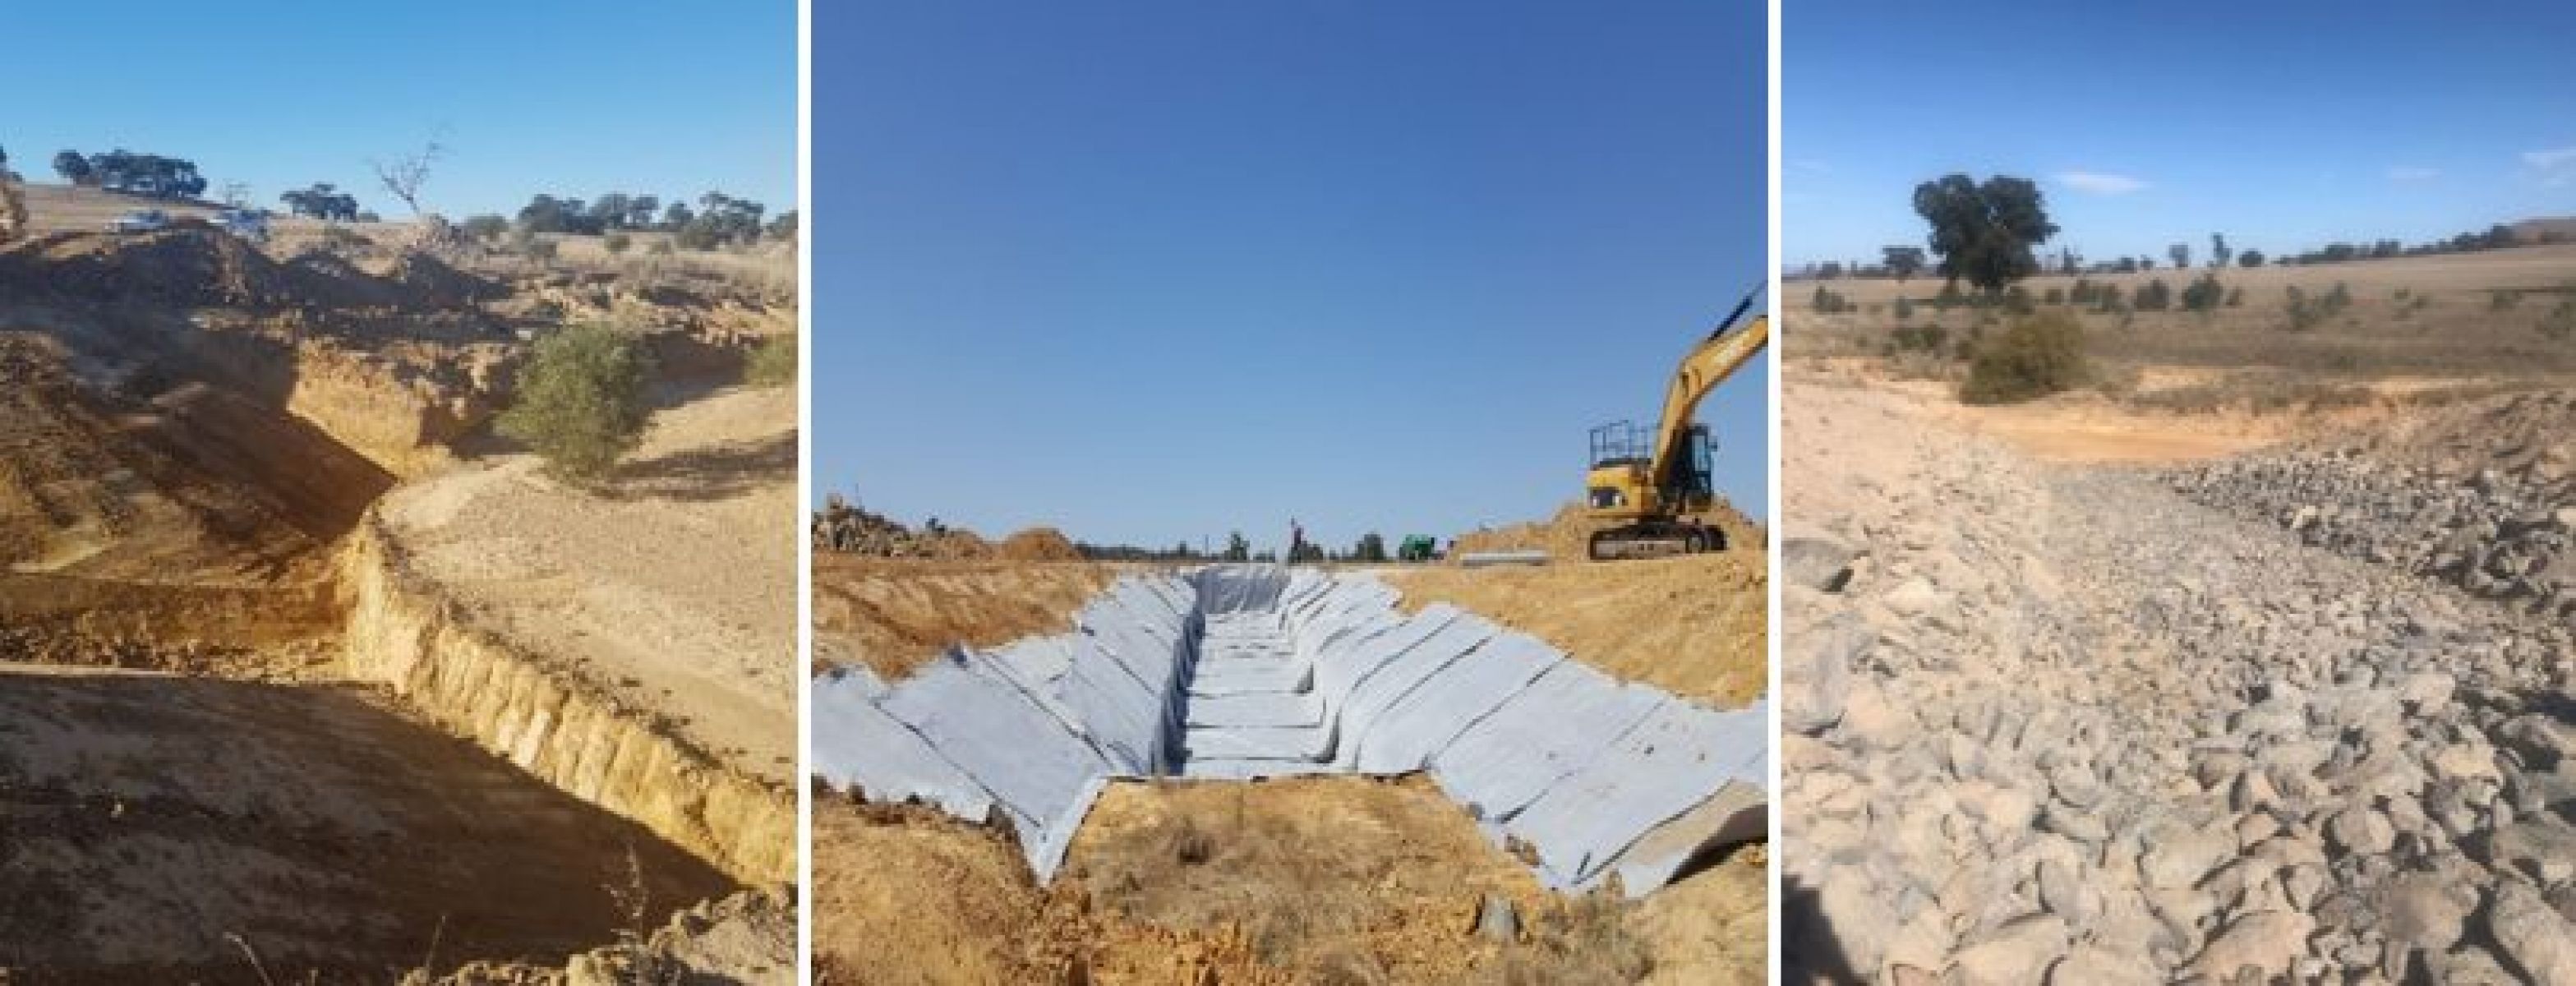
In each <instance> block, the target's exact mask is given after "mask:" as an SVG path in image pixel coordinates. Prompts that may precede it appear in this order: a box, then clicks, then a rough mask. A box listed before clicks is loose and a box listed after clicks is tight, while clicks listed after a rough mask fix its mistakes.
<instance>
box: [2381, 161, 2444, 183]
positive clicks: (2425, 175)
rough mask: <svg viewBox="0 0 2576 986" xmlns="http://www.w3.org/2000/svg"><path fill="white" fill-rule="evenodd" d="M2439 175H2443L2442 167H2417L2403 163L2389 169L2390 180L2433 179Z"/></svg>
mask: <svg viewBox="0 0 2576 986" xmlns="http://www.w3.org/2000/svg"><path fill="white" fill-rule="evenodd" d="M2439 177H2442V169H2440V168H2417V167H2412V166H2408V165H2403V164H2401V165H2398V166H2396V167H2393V168H2390V169H2388V180H2389V181H2431V180H2433V179H2435V178H2439Z"/></svg>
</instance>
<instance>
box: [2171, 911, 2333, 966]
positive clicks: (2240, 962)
mask: <svg viewBox="0 0 2576 986" xmlns="http://www.w3.org/2000/svg"><path fill="white" fill-rule="evenodd" d="M2315 930H2316V921H2315V920H2314V919H2312V918H2309V917H2308V916H2307V915H2305V914H2300V913H2296V912H2293V911H2262V912H2258V913H2254V914H2248V915H2246V916H2244V917H2241V918H2237V919H2236V920H2235V921H2233V922H2231V923H2229V924H2228V926H2227V927H2226V928H2225V929H2223V930H2221V931H2220V932H2219V933H2218V934H2216V935H2214V936H2212V937H2211V938H2210V939H2209V945H2208V947H2206V948H2203V949H2201V950H2200V957H2199V958H2196V959H2193V960H2192V963H2191V971H2192V972H2194V973H2197V974H2199V975H2203V976H2208V977H2211V978H2213V979H2219V980H2228V979H2233V978H2235V977H2236V976H2237V975H2238V974H2239V973H2241V972H2243V971H2244V970H2246V969H2257V970H2260V971H2261V972H2262V974H2263V976H2264V977H2265V978H2266V979H2267V980H2268V979H2273V978H2287V977H2288V976H2289V975H2290V970H2291V967H2292V966H2293V965H2295V964H2297V963H2298V961H2299V958H2300V957H2301V956H2304V955H2306V954H2307V953H2308V935H2309V934H2310V933H2312V932H2314V931H2315Z"/></svg>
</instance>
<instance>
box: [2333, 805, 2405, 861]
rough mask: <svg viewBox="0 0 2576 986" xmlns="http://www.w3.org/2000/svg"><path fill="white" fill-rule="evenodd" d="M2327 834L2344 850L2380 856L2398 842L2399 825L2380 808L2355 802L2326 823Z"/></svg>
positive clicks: (2357, 853) (2362, 854) (2356, 853)
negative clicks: (2390, 822)
mask: <svg viewBox="0 0 2576 986" xmlns="http://www.w3.org/2000/svg"><path fill="white" fill-rule="evenodd" d="M2326 835H2327V837H2329V838H2332V839H2333V840H2334V842H2335V845H2336V846H2337V847H2339V848H2341V849H2342V850H2343V851H2344V852H2347V853H2352V854H2355V855H2361V856H2380V855H2385V854H2387V852H2388V850H2389V849H2391V848H2393V847H2395V846H2396V845H2397V827H2396V826H2395V825H2391V824H2389V821H2388V816H2387V815H2384V814H2381V813H2380V811H2379V809H2377V808H2367V807H2362V806H2359V805H2355V806H2353V807H2351V808H2346V809H2344V810H2343V811H2342V812H2340V813H2338V814H2336V815H2335V817H2334V820H2333V821H2330V822H2327V823H2326Z"/></svg>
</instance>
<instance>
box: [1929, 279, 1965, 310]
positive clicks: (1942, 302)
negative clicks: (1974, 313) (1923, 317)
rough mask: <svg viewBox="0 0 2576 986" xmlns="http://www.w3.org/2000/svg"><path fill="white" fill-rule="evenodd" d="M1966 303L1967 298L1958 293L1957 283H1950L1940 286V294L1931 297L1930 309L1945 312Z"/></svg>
mask: <svg viewBox="0 0 2576 986" xmlns="http://www.w3.org/2000/svg"><path fill="white" fill-rule="evenodd" d="M1967 301H1968V296H1967V295H1964V294H1960V293H1959V282H1957V281H1952V282H1950V283H1948V284H1944V285H1941V293H1940V294H1936V295H1933V296H1932V307H1934V308H1937V309H1940V310H1942V311H1945V312H1946V311H1949V310H1950V309H1952V308H1956V307H1958V306H1960V305H1963V304H1966V303H1967Z"/></svg>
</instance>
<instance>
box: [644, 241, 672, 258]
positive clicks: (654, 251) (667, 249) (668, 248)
mask: <svg viewBox="0 0 2576 986" xmlns="http://www.w3.org/2000/svg"><path fill="white" fill-rule="evenodd" d="M679 250H680V248H679V247H676V246H673V245H671V241H669V240H654V241H653V245H652V246H649V247H645V248H644V252H645V253H648V254H651V255H653V256H656V257H668V256H670V255H672V254H674V253H678V252H679Z"/></svg>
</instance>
